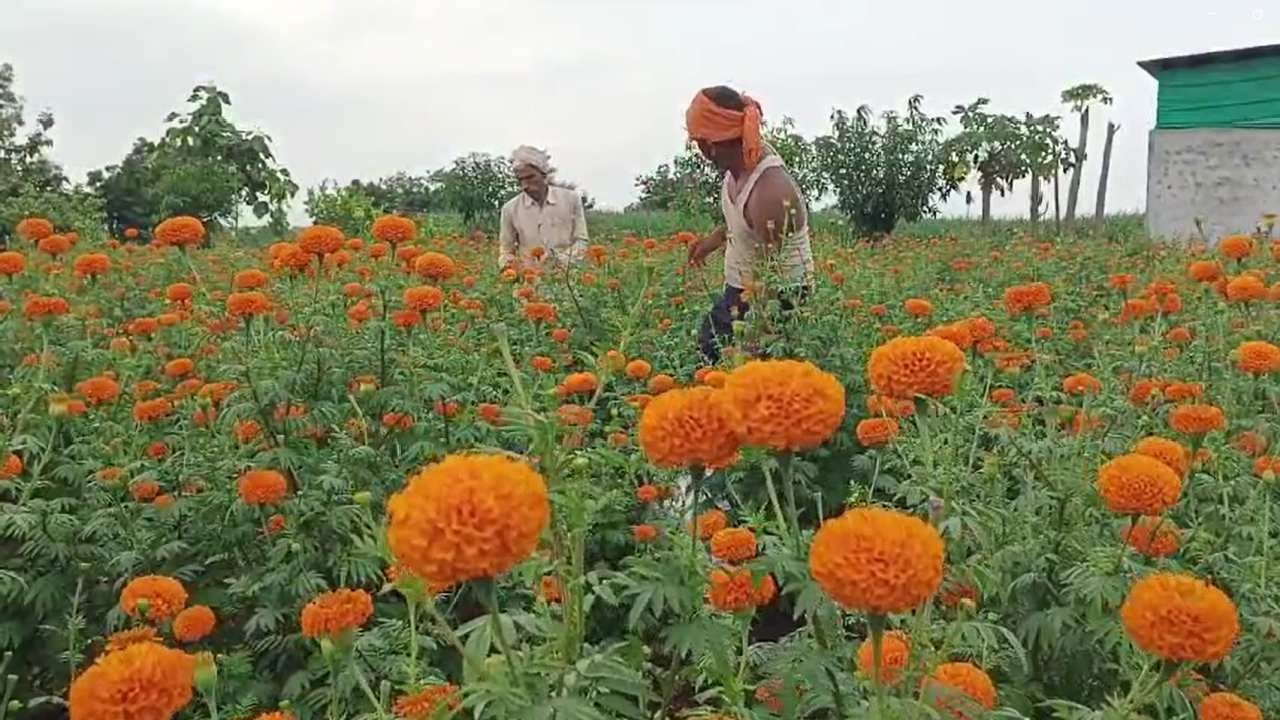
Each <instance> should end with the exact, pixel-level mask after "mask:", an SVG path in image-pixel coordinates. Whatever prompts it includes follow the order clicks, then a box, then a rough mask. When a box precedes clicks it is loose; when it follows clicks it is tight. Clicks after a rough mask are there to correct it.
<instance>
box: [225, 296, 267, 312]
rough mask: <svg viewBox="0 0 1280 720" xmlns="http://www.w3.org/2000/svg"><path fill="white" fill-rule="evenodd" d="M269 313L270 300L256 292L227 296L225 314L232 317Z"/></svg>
mask: <svg viewBox="0 0 1280 720" xmlns="http://www.w3.org/2000/svg"><path fill="white" fill-rule="evenodd" d="M269 312H271V299H270V298H268V297H267V296H266V295H265V294H263V293H261V292H258V291H257V290H250V291H248V292H235V293H231V294H230V295H228V296H227V314H229V315H232V316H234V317H251V316H253V315H266V314H267V313H269Z"/></svg>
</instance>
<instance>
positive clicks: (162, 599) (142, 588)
mask: <svg viewBox="0 0 1280 720" xmlns="http://www.w3.org/2000/svg"><path fill="white" fill-rule="evenodd" d="M138 603H145V604H146V608H147V613H146V619H147V620H150V621H151V622H155V623H158V622H163V621H165V620H168V619H169V618H171V617H173V616H174V615H177V614H178V613H179V612H180V611H181V610H182V608H184V607H186V605H187V590H186V588H184V587H182V583H180V582H178V581H177V580H175V579H174V578H171V577H169V576H167V575H143V576H141V577H136V578H134V579H132V580H130V581H129V582H128V584H126V585H125V586H124V589H123V590H121V591H120V609H121V610H123V611H124V614H126V615H128V616H129V617H133V618H136V617H138V615H139V614H140V613H141V610H140V609H139V608H138Z"/></svg>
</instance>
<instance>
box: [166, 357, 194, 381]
mask: <svg viewBox="0 0 1280 720" xmlns="http://www.w3.org/2000/svg"><path fill="white" fill-rule="evenodd" d="M195 369H196V364H195V362H194V361H192V360H191V358H175V359H173V360H170V361H169V362H167V363H165V364H164V374H165V376H166V377H170V378H180V377H186V376H187V375H190V374H191V373H192V372H194V371H195Z"/></svg>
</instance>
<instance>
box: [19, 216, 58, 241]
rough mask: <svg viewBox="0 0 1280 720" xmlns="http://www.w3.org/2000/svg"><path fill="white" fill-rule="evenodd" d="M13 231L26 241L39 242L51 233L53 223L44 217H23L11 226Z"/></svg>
mask: <svg viewBox="0 0 1280 720" xmlns="http://www.w3.org/2000/svg"><path fill="white" fill-rule="evenodd" d="M13 233H14V234H15V235H17V236H18V237H20V238H22V239H23V240H26V241H27V242H39V241H41V240H43V239H45V238H47V237H49V236H50V235H52V234H53V223H51V222H49V221H48V220H45V219H44V218H38V217H29V218H23V219H21V220H19V221H18V224H17V225H15V226H14V227H13Z"/></svg>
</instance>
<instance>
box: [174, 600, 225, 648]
mask: <svg viewBox="0 0 1280 720" xmlns="http://www.w3.org/2000/svg"><path fill="white" fill-rule="evenodd" d="M217 624H218V618H217V617H216V616H215V615H214V614H213V610H210V609H209V607H208V606H207V605H192V606H191V607H189V608H187V609H186V610H183V611H182V612H180V613H178V615H177V617H175V618H174V619H173V639H174V640H177V641H178V642H180V643H193V642H200V641H201V640H203V639H205V638H206V637H208V636H209V635H210V634H211V633H212V632H213V628H214V627H215V626H216V625H217Z"/></svg>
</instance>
